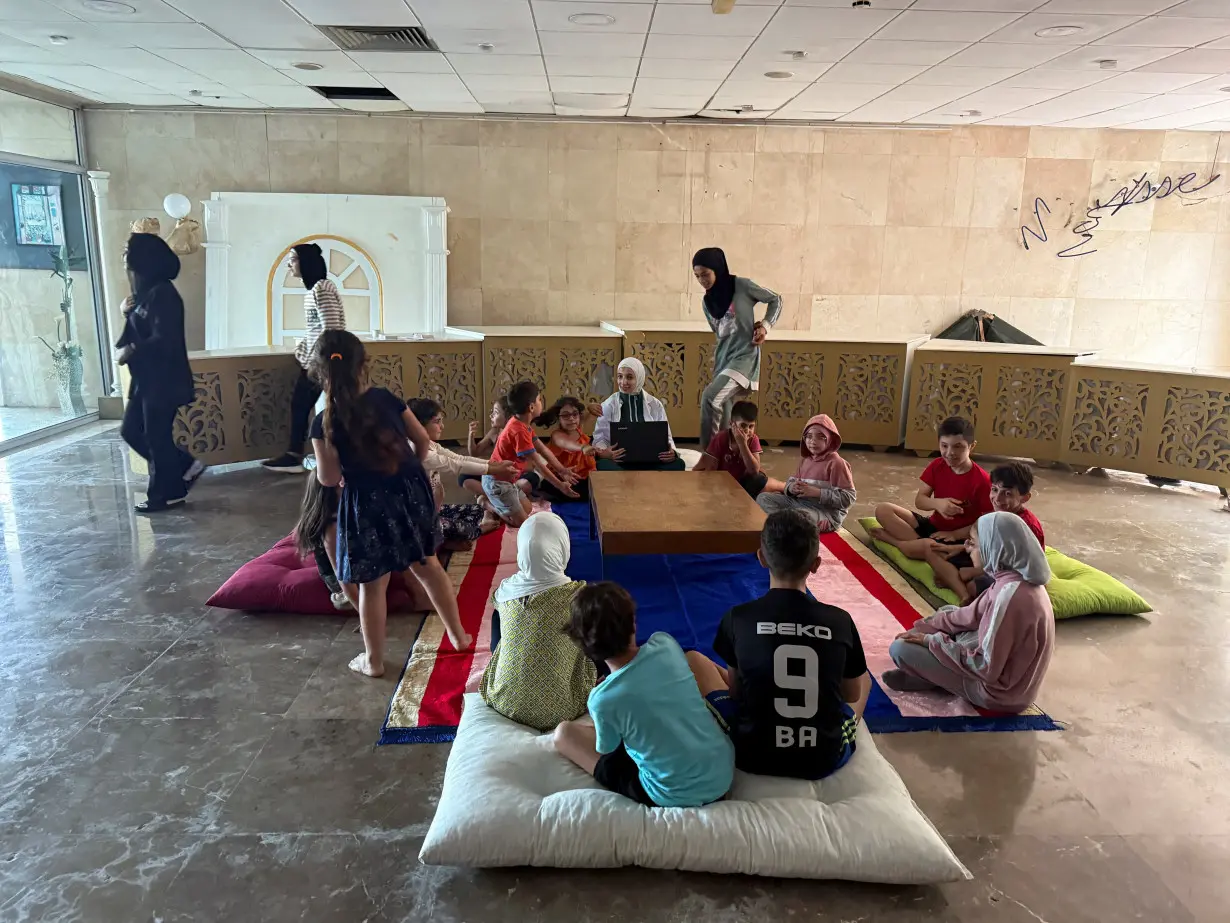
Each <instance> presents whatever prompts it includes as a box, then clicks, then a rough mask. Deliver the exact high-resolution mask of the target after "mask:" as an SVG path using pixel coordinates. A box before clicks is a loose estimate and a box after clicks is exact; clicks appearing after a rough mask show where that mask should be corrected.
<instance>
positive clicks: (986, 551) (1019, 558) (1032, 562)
mask: <svg viewBox="0 0 1230 923" xmlns="http://www.w3.org/2000/svg"><path fill="white" fill-rule="evenodd" d="M977 529H978V553H979V554H981V555H982V569H983V570H985V571H986V572H987V573H988V574H991V575H992V576H994V575H995V574H997V573H1003V572H1005V571H1014V572H1016V573H1018V574H1020V575H1021V577H1023V578H1024V579H1025V581H1026V582H1027V583H1034V584H1037V585H1038V586H1043V585H1045V584H1046V583H1047V582H1048V581H1049V580H1050V579H1051V567H1050V565H1049V564H1047V563H1046V553H1045V552H1044V551H1043V550H1042V546H1041V545H1039V544H1038V538H1037V536H1036V535H1034V534H1033V532H1031V531H1030V528H1029V526H1027V525H1025V520H1024V519H1022V518H1021V517H1020V516H1018V515H1017V514H1016V513H987V514H986V515H985V516H981V517H979V519H978V525H977Z"/></svg>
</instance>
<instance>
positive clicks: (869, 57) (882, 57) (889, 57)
mask: <svg viewBox="0 0 1230 923" xmlns="http://www.w3.org/2000/svg"><path fill="white" fill-rule="evenodd" d="M968 47H970V46H969V45H968V44H967V43H965V42H893V41H881V40H879V39H874V38H873V39H868V40H867V41H865V42H863V44H861V45H859V46H858V47H857V48H855V49H854V50H853V51H852V52H850V53H849V54H848V55H846V57H844V58H842V63H843V64H845V63H851V64H939V63H940V62H941V61H943V60H944V59H945V58H950V57H952V56H953V55H954V54H956V53H957V52H959V51H961V50H962V49H964V48H968Z"/></svg>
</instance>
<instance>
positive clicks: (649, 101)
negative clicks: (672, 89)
mask: <svg viewBox="0 0 1230 923" xmlns="http://www.w3.org/2000/svg"><path fill="white" fill-rule="evenodd" d="M707 102H709V97H708V96H670V95H657V94H655V93H636V92H634V93H633V94H632V105H634V106H650V107H653V108H655V109H691V110H692V111H693V112H695V111H696V110H698V109H702V108H704V105H705V103H707Z"/></svg>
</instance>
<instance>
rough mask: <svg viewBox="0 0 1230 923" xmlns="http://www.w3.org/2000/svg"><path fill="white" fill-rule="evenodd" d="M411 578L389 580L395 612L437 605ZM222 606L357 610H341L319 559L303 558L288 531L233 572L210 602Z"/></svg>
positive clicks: (326, 611) (350, 612)
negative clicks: (321, 571) (322, 575)
mask: <svg viewBox="0 0 1230 923" xmlns="http://www.w3.org/2000/svg"><path fill="white" fill-rule="evenodd" d="M409 584H410V585H409V586H407V582H406V581H405V580H403V579H402V577H401V575H400V574H394V575H393V579H392V580H390V581H389V611H390V612H425V611H427V610H429V609H431V603H430V602H428V600H427V594H426V593H425V592H423V588H422V587H421V586H420V585H419V582H418V581H417V580H411V581H409ZM206 605H209V606H217V607H218V608H219V609H242V610H244V611H247V612H296V613H301V614H304V615H354V610H352V609H347V610H345V611H343V612H339V611H338V610H337V609H335V608H334V607H333V603H332V602H331V601H330V600H329V589H328V587H326V586H325V583H324V581H323V580H321V579H320V574H319V573H318V572H317V570H316V561H315V560H314V559H313V558H312V557H311V556H308V557H307V558H301V557H300V556H299V552H298V551H297V550H296V549H295V539H294V536H292V535H288V536H286V538H284V539H282V540H281V541H280V542H278V543H277V544H276V545H274V546H273V547H272V548H270V549H269V550H268V551H266V552H265V553H264V554H262V555H261V556H260V557H259V558H255V559H254V560H251V561H249V562H248V563H247V564H245V565H244V566H243V567H241V568H239V570H237V571H235V573H234V574H233V575H232V576H231V578H230V579H229V580H227V581H226V583H224V584H222V586H221V587H220V588H219V589H218V591H217V592H216V593H214V595H213V596H211V597H209V601H208V602H207V603H206Z"/></svg>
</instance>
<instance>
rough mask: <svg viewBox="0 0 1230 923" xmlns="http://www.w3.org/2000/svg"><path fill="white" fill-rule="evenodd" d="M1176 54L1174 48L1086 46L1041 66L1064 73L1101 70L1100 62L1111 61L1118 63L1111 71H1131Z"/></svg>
mask: <svg viewBox="0 0 1230 923" xmlns="http://www.w3.org/2000/svg"><path fill="white" fill-rule="evenodd" d="M1174 52H1175V49H1173V48H1143V47H1141V46H1139V45H1086V46H1085V47H1084V48H1077V49H1076V50H1075V51H1069V52H1068V53H1067V54H1061V55H1060V56H1059V57H1057V58H1052V59H1051V60H1049V61H1047V62H1046V63H1045V64H1042V65H1040V66H1041V67H1043V68H1052V69H1054V70H1064V71H1079V70H1100V69H1101V67H1102V66H1101V65H1100V64H1098V61H1104V60H1108V59H1109V60H1112V61H1117V62H1118V64H1117V65H1116V66H1115V67H1114V68H1111V70H1117V71H1130V70H1134V69H1135V68H1137V67H1144V65H1146V64H1149V63H1151V62H1153V61H1156V60H1158V59H1159V58H1165V57H1167V56H1168V55H1172V54H1174Z"/></svg>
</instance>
